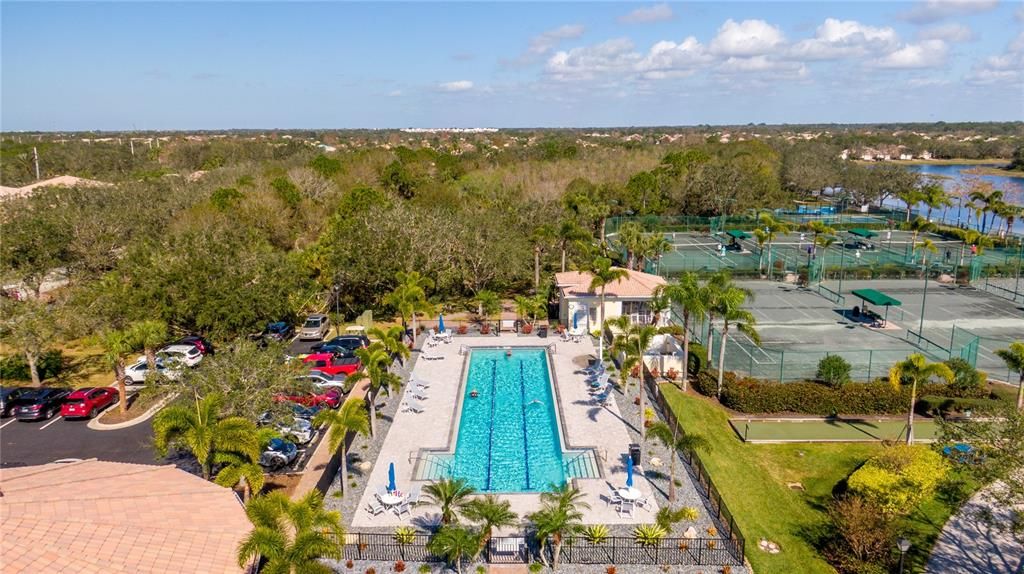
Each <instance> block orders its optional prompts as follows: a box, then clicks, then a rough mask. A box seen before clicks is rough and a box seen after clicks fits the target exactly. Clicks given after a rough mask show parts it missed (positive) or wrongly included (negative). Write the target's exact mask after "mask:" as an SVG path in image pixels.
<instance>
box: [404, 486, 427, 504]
mask: <svg viewBox="0 0 1024 574" xmlns="http://www.w3.org/2000/svg"><path fill="white" fill-rule="evenodd" d="M422 490H423V486H422V485H416V489H415V490H413V491H412V492H410V493H409V496H408V498H406V499H405V501H406V502H408V503H409V506H416V505H417V504H419V502H420V491H422Z"/></svg>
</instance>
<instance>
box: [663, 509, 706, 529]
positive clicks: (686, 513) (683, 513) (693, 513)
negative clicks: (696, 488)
mask: <svg viewBox="0 0 1024 574" xmlns="http://www.w3.org/2000/svg"><path fill="white" fill-rule="evenodd" d="M697 516H698V514H697V509H696V508H693V507H691V506H684V507H682V508H676V509H673V508H671V507H668V506H662V507H661V508H659V509H658V514H657V515H655V517H654V522H655V523H656V524H657V525H658V526H660V527H662V528H664V529H665V531H666V532H669V533H671V532H672V527H673V526H675V524H676V523H678V522H682V521H684V520H687V521H692V520H697Z"/></svg>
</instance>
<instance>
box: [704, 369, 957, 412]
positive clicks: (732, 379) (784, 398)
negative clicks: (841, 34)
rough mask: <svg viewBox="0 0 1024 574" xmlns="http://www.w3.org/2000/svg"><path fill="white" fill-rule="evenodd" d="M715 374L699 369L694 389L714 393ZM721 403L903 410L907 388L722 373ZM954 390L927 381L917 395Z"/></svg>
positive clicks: (751, 407) (768, 408)
mask: <svg viewBox="0 0 1024 574" xmlns="http://www.w3.org/2000/svg"><path fill="white" fill-rule="evenodd" d="M716 377H717V374H716V373H715V372H713V371H704V372H702V373H700V374H699V375H698V376H697V378H696V380H695V381H694V383H693V388H694V389H696V390H697V392H699V393H701V394H703V395H706V396H715V394H716V392H717V389H718V380H717V378H716ZM723 379H724V380H723V391H722V397H721V403H722V404H723V405H724V406H726V407H728V408H730V409H732V410H734V411H738V412H741V413H751V414H771V413H786V412H793V413H804V414H809V415H818V416H831V415H845V414H859V415H885V414H903V413H905V412H906V409H907V405H908V404H909V403H910V389H909V388H901V389H898V390H897V389H894V388H893V387H892V386H891V385H890V384H889V383H886V382H879V381H876V382H872V383H850V384H847V385H843V386H841V387H838V388H832V387H829V386H827V385H824V384H821V383H815V382H793V383H769V382H762V381H759V380H757V379H751V378H738V377H736V375H735V374H734V373H729V372H727V373H725V376H724V377H723ZM955 394H956V391H955V390H954V389H951V388H949V386H948V385H941V384H928V385H922V386H920V387H919V388H918V396H925V395H933V396H947V397H948V396H950V395H955Z"/></svg>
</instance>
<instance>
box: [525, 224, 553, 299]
mask: <svg viewBox="0 0 1024 574" xmlns="http://www.w3.org/2000/svg"><path fill="white" fill-rule="evenodd" d="M555 237H556V231H555V229H554V228H553V227H552V226H550V225H540V226H538V227H536V228H534V230H533V232H532V233H530V243H532V244H533V292H534V293H539V292H540V256H541V255H542V254H543V253H544V251H545V250H546V249H547V248H548V247H549V246H550V245H551V244H552V243H554V241H555Z"/></svg>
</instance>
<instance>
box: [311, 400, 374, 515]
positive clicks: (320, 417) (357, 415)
mask: <svg viewBox="0 0 1024 574" xmlns="http://www.w3.org/2000/svg"><path fill="white" fill-rule="evenodd" d="M313 424H316V425H317V426H320V425H328V427H329V428H328V431H327V441H328V445H329V446H330V447H331V450H338V449H341V451H340V452H339V453H338V459H339V460H340V461H341V469H340V470H339V471H338V481H339V482H340V483H341V495H342V496H345V488H346V486H345V481H346V479H347V477H348V440H347V439H348V435H349V434H350V433H356V434H361V435H363V436H365V435H368V434H370V419H369V417H367V416H366V405H365V404H364V403H363V401H360V400H359V399H348V400H347V401H345V403H344V404H342V405H341V408H339V409H338V410H333V409H323V410H321V411H320V412H318V413H317V414H316V416H315V417H314V418H313Z"/></svg>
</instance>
